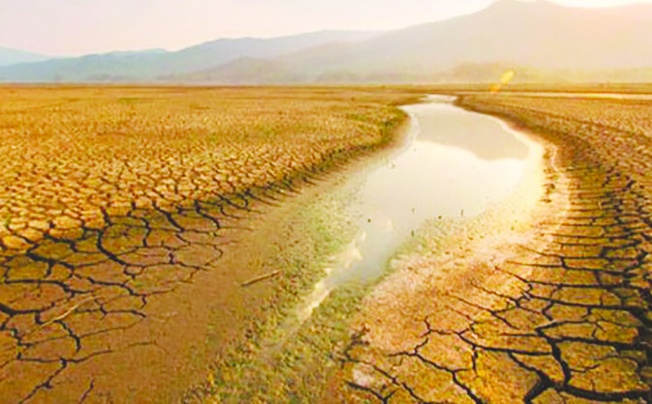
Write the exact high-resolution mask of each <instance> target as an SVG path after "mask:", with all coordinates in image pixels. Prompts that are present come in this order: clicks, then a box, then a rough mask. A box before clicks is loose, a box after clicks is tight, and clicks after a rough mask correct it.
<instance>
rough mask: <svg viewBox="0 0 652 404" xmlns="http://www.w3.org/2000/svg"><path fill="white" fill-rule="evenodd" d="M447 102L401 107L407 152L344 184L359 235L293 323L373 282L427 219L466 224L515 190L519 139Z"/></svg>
mask: <svg viewBox="0 0 652 404" xmlns="http://www.w3.org/2000/svg"><path fill="white" fill-rule="evenodd" d="M451 101H452V99H451V98H450V97H444V96H432V97H429V98H428V100H427V101H426V102H424V103H422V104H417V105H411V106H406V107H404V110H405V111H406V112H407V113H408V114H409V115H410V116H411V127H410V129H409V131H410V132H409V133H410V135H409V136H408V140H407V142H406V145H405V146H404V147H403V148H401V149H400V150H399V151H398V152H397V153H395V154H394V155H393V156H391V157H389V158H387V159H386V160H385V161H384V162H382V164H380V165H378V166H374V167H370V168H369V169H368V170H366V171H363V172H361V173H360V174H359V175H356V176H355V177H354V178H351V180H349V181H348V183H347V184H345V185H344V186H345V187H353V188H354V189H355V190H356V192H355V195H357V197H356V198H353V199H351V200H350V203H349V209H350V214H351V215H352V216H353V217H355V220H357V226H358V227H357V228H358V229H359V230H358V232H357V235H356V237H355V238H354V239H353V240H351V241H350V243H349V244H348V245H347V247H346V248H345V249H344V250H343V251H341V253H339V254H338V255H337V256H334V257H332V260H331V262H330V263H329V265H328V267H327V268H325V272H326V277H325V278H324V279H322V280H321V281H320V282H319V283H318V284H316V285H315V288H314V291H313V292H312V294H311V295H310V296H308V297H307V299H306V300H305V301H304V302H303V304H302V305H300V306H299V308H298V312H297V317H298V320H299V323H303V322H304V321H305V320H307V319H308V318H310V316H311V314H312V312H313V310H314V309H315V308H317V307H319V305H320V304H321V303H322V302H323V301H324V299H326V297H328V295H329V294H330V292H331V291H332V290H334V289H335V288H336V287H338V286H339V285H342V284H344V283H347V282H371V281H373V280H374V279H377V278H378V277H380V276H381V275H382V274H383V272H384V270H385V265H386V263H387V261H388V259H389V258H390V257H391V256H392V255H393V254H394V252H395V251H396V250H397V249H398V248H399V247H400V246H401V244H402V243H403V242H405V241H406V240H407V239H408V238H409V237H411V236H412V235H413V234H414V231H415V230H417V229H418V228H419V227H420V226H421V225H422V224H423V223H424V222H425V221H426V220H428V219H433V218H434V219H436V218H441V219H449V218H462V217H463V218H472V217H474V216H476V215H479V214H481V213H483V212H484V211H486V210H487V209H488V208H490V207H491V206H492V205H493V204H497V203H500V201H501V200H502V199H504V198H505V197H506V196H508V195H509V194H510V193H511V192H512V191H513V190H514V189H515V188H516V186H517V185H518V183H519V181H520V180H521V178H522V177H523V175H524V172H525V169H526V165H527V159H528V156H529V155H530V152H531V147H530V145H529V144H528V142H527V141H526V140H524V137H523V135H520V134H518V133H516V132H515V131H513V130H512V129H510V128H509V127H508V126H507V125H505V124H504V123H503V122H502V121H500V120H498V119H495V118H492V117H489V116H486V115H481V114H477V113H473V112H469V111H465V110H463V109H461V108H458V107H455V106H454V105H452V104H451Z"/></svg>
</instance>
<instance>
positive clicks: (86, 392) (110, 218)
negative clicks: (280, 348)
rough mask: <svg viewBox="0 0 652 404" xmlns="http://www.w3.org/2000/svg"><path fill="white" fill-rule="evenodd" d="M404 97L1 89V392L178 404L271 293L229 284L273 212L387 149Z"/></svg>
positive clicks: (278, 233)
mask: <svg viewBox="0 0 652 404" xmlns="http://www.w3.org/2000/svg"><path fill="white" fill-rule="evenodd" d="M407 98H408V97H407V96H406V95H402V94H399V93H392V92H382V91H376V92H374V91H363V90H360V91H359V90H347V89H305V90H304V89H212V88H195V89H177V88H162V89H149V88H92V87H88V88H36V87H34V88H31V87H26V88H21V87H6V88H0V139H2V142H0V163H1V164H2V167H3V169H2V171H1V172H0V276H1V278H0V401H1V402H8V403H9V402H11V403H14V402H28V401H30V402H57V403H62V402H77V401H102V402H129V401H173V400H177V399H179V397H180V396H181V394H182V393H183V392H184V391H185V389H187V388H188V387H189V386H191V385H194V384H197V383H199V382H201V381H202V379H204V378H205V377H206V375H207V374H208V373H209V372H208V366H209V365H210V363H211V362H212V361H214V360H216V358H219V354H220V352H221V351H223V350H224V349H225V347H226V346H227V345H228V344H229V343H230V341H232V340H236V339H242V338H247V332H249V331H248V330H245V329H244V327H245V325H244V319H246V318H249V317H252V316H253V317H255V316H256V315H263V313H262V311H261V310H259V309H258V308H259V307H262V306H270V305H274V304H275V301H274V300H271V301H270V298H271V297H273V296H272V292H271V290H270V288H268V287H266V286H265V285H266V283H265V282H262V283H261V284H257V285H255V286H254V287H252V288H251V290H250V289H248V288H243V287H242V286H241V285H242V283H243V282H245V281H247V280H249V279H252V278H254V277H256V276H259V275H261V274H265V273H267V272H269V271H271V269H270V268H266V267H265V263H266V262H267V261H266V259H267V258H268V257H271V256H275V255H276V252H277V248H278V246H279V245H280V244H282V243H283V241H284V240H283V237H284V227H283V225H282V217H283V215H284V212H287V209H292V208H293V207H292V205H288V206H286V207H284V208H278V209H276V210H274V212H276V213H274V214H271V213H270V214H268V213H269V212H267V211H266V209H267V207H269V206H272V205H279V204H280V201H282V200H284V199H286V195H288V194H292V193H296V192H297V189H299V188H300V187H303V185H304V184H306V183H307V182H310V181H311V180H312V179H314V178H315V177H316V176H319V175H320V174H321V173H324V172H332V171H333V170H335V169H337V168H338V167H339V166H341V165H342V164H344V163H346V162H347V161H350V159H351V158H354V157H356V156H360V155H362V154H363V153H366V152H368V151H371V150H376V149H378V148H379V147H382V146H383V145H386V144H388V142H390V141H391V140H392V138H393V134H392V129H393V128H394V127H395V126H396V124H397V123H398V122H400V121H401V120H402V119H403V117H404V116H403V114H402V113H401V112H400V111H399V110H398V109H397V108H395V107H394V106H393V105H394V104H396V103H399V102H404V101H405V100H406V99H407ZM284 209H285V211H284ZM275 269H278V270H280V272H281V273H280V276H281V277H283V276H285V274H284V273H283V268H275Z"/></svg>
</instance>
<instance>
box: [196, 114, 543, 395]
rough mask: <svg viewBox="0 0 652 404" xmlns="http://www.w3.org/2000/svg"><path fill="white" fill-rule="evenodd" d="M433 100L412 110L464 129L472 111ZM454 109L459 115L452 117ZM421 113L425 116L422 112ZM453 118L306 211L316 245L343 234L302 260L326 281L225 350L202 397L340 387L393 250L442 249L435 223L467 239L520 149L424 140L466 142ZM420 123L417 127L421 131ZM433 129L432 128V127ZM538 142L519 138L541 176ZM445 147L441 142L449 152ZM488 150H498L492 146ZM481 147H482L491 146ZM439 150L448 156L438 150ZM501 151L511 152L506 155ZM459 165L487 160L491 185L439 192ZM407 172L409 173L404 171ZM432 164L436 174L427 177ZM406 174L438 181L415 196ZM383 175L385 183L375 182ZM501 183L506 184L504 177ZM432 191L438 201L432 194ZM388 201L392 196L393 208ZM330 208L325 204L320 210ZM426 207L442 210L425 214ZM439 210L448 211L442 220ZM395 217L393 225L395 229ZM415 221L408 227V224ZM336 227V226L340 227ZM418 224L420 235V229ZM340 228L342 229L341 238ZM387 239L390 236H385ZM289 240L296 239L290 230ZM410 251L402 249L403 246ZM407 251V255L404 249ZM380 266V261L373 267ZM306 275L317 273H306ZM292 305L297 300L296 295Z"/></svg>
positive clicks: (306, 230) (306, 229) (484, 167)
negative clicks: (350, 345) (354, 337)
mask: <svg viewBox="0 0 652 404" xmlns="http://www.w3.org/2000/svg"><path fill="white" fill-rule="evenodd" d="M428 105H429V104H423V108H421V107H419V108H417V109H412V110H410V113H418V114H420V115H419V122H420V120H421V119H423V117H424V116H425V115H423V114H427V116H430V115H429V114H430V112H429V111H430V110H431V109H432V110H433V111H439V110H441V111H442V112H441V113H442V114H443V115H441V117H437V118H436V119H435V120H436V121H438V122H439V121H440V118H442V119H444V121H445V120H446V119H449V120H451V119H452V121H451V123H452V122H454V126H453V127H456V126H457V125H458V123H459V122H464V120H462V121H460V119H463V117H465V116H466V114H467V113H464V112H459V110H457V109H455V108H454V107H452V106H449V104H431V105H430V106H428ZM421 110H422V111H421ZM448 114H452V115H451V116H450V117H449V118H446V116H447V115H448ZM422 115H423V116H422ZM475 119H476V117H473V119H471V120H470V122H475V121H474V120H475ZM477 119H478V121H477V122H475V123H474V124H473V125H476V126H475V127H476V128H477V129H478V130H481V127H482V125H488V126H487V127H484V129H485V131H487V132H488V133H483V135H486V136H490V135H491V136H490V137H492V138H493V141H494V144H496V143H495V142H496V141H498V142H499V144H503V143H505V142H507V144H508V145H509V144H511V143H510V142H512V141H516V140H513V138H512V136H513V135H512V134H510V133H497V132H496V131H500V130H504V129H503V128H501V125H499V124H497V123H495V122H492V121H491V120H490V119H489V118H486V117H483V116H478V117H477ZM413 120H414V122H417V121H416V118H415V117H414V116H413ZM444 121H441V122H444ZM480 123H481V125H480ZM442 124H443V123H442ZM443 125H444V126H443V127H442V128H441V130H439V132H437V131H435V132H431V130H428V129H425V130H426V132H423V133H421V132H419V139H421V140H419V141H420V142H425V143H423V144H420V143H419V141H416V140H414V139H413V140H412V142H411V143H409V144H408V145H406V146H404V147H402V148H401V149H400V150H397V151H396V152H393V153H391V154H393V155H394V156H393V157H391V156H390V157H389V158H387V159H385V158H384V159H376V161H377V162H376V163H373V162H372V163H371V167H369V168H367V169H363V168H362V167H356V168H355V170H353V171H351V173H356V174H357V176H356V177H355V179H351V178H346V177H344V178H343V179H342V181H341V182H342V183H340V184H331V187H330V188H328V189H327V192H323V193H322V194H320V195H319V197H317V198H315V199H314V201H313V203H312V204H311V205H310V207H307V209H306V211H305V213H306V214H308V216H309V217H311V219H310V220H308V221H306V222H304V223H303V225H301V224H297V225H296V226H295V228H296V229H297V230H298V231H299V232H300V233H301V234H303V236H302V237H303V241H306V242H307V243H306V244H308V245H316V244H321V245H323V244H324V243H325V242H326V243H327V242H328V240H330V241H331V242H332V241H335V240H338V242H335V243H331V245H332V246H333V247H334V248H333V249H332V250H330V251H329V253H328V254H330V256H328V254H323V255H322V256H321V259H319V257H317V256H312V257H311V258H312V259H311V260H310V264H307V262H304V263H302V264H299V267H310V268H313V270H316V273H322V274H324V275H325V277H324V278H323V279H321V280H320V281H319V282H315V281H314V280H313V282H315V283H314V285H315V289H314V291H313V293H312V294H310V295H308V296H306V295H305V293H304V294H303V296H301V294H298V295H297V297H299V296H301V297H302V299H304V301H303V302H302V303H298V302H297V301H294V303H295V304H294V307H292V305H290V306H288V308H291V309H293V310H295V311H296V312H294V313H293V312H292V310H290V311H288V310H280V311H277V312H276V313H277V315H275V316H272V317H271V319H270V320H269V321H267V322H265V323H263V324H261V326H260V327H259V328H258V329H257V330H256V332H255V333H252V334H251V338H247V339H246V340H244V341H242V343H241V344H240V347H239V348H238V349H235V350H233V351H231V352H230V353H229V354H228V355H227V356H223V358H226V359H227V360H225V361H224V362H221V363H218V364H217V369H215V371H214V372H213V373H214V374H213V375H212V376H209V377H208V382H207V383H206V384H205V388H204V389H203V390H204V391H203V392H201V393H200V392H198V391H197V390H195V391H194V392H193V393H194V397H195V399H198V400H199V401H201V400H203V399H205V397H206V396H207V395H208V396H212V397H213V398H212V399H214V400H217V401H218V402H236V401H242V400H245V401H265V402H280V401H288V400H292V399H298V400H302V399H307V398H308V397H311V398H315V397H317V396H320V395H324V396H325V397H326V396H328V395H330V394H331V393H332V386H331V385H330V382H332V380H333V376H334V375H336V374H337V373H338V371H339V369H338V366H339V359H340V357H339V355H340V354H341V353H342V351H343V348H344V345H343V344H344V343H345V342H346V340H347V339H348V332H349V321H350V319H352V318H355V317H356V315H357V312H358V309H359V303H360V302H361V301H362V299H363V298H364V296H365V295H367V294H369V293H370V292H371V291H372V290H373V289H374V287H375V286H376V285H377V284H378V283H379V282H381V281H382V279H383V278H384V277H385V276H387V274H389V273H391V272H392V271H393V270H395V269H396V268H394V266H395V264H396V261H397V260H394V265H390V266H386V265H387V264H386V258H383V257H385V256H387V257H391V256H392V255H395V251H394V250H393V249H394V248H397V247H398V246H399V245H400V244H403V243H405V242H407V243H408V244H415V243H416V244H421V245H420V247H421V248H426V249H428V250H432V249H434V247H435V246H434V245H433V244H432V241H433V240H432V239H430V240H429V241H430V244H427V243H425V242H424V243H422V241H424V240H425V238H424V237H423V235H422V234H423V233H424V232H427V231H432V232H437V233H438V235H439V237H438V238H437V239H436V240H434V241H437V242H438V243H439V244H441V245H440V246H438V247H442V246H444V245H449V244H448V240H449V239H451V238H452V239H453V240H457V239H458V238H459V237H460V235H461V234H464V237H465V240H466V237H468V235H469V233H468V226H467V225H466V224H467V222H468V220H467V219H469V218H472V217H473V216H474V215H476V214H478V213H480V212H482V211H483V210H484V209H486V206H488V204H490V203H491V202H490V201H489V200H485V198H486V197H487V196H488V195H487V194H485V192H489V195H490V194H491V193H496V192H497V191H498V187H491V186H489V187H487V184H486V183H487V175H490V174H491V173H492V172H494V171H492V170H497V171H495V173H497V174H499V173H501V172H503V171H502V170H503V168H502V167H503V165H504V164H506V163H507V162H509V161H510V156H511V154H510V152H509V151H508V150H507V149H510V147H504V148H503V147H499V149H501V150H500V151H499V153H507V154H500V155H498V156H496V155H491V157H493V158H499V161H503V160H504V161H505V162H503V163H501V162H499V161H497V162H491V160H487V161H486V162H483V161H484V160H482V161H481V160H480V159H478V158H477V157H474V156H475V155H474V154H473V153H468V154H464V153H461V152H460V151H458V150H457V149H452V148H451V146H443V145H442V146H437V145H436V143H428V141H427V139H426V138H423V137H424V136H426V137H427V136H435V135H436V134H437V133H441V134H442V135H443V134H445V133H446V136H443V137H442V138H441V141H445V140H446V139H449V141H453V144H455V142H460V141H463V139H460V138H458V134H457V132H456V130H457V129H455V130H453V132H449V131H447V130H446V129H444V128H447V127H448V126H446V125H449V124H443ZM477 125H480V126H477ZM453 127H448V128H449V129H451V128H453ZM463 128H464V125H463V126H462V129H463ZM417 129H418V128H417V127H416V126H415V130H417ZM421 129H423V128H421ZM428 133H431V134H430V135H428ZM460 134H461V133H460ZM415 135H416V133H415ZM501 139H504V140H501ZM500 142H502V143H500ZM533 146H534V145H530V148H528V147H525V146H524V144H523V143H518V144H514V145H512V146H511V148H512V149H513V150H514V151H515V152H517V153H518V154H519V155H520V153H521V151H519V150H520V147H522V148H523V150H524V151H525V152H526V154H527V153H528V150H530V153H531V156H530V158H528V159H527V161H528V162H530V166H529V167H528V168H527V171H531V172H532V174H533V175H535V176H536V174H537V173H538V172H539V171H538V170H539V167H538V166H537V155H538V154H539V150H537V149H536V147H533ZM438 147H441V151H440V150H439V149H438ZM417 150H421V153H426V154H425V155H424V156H423V158H424V159H426V160H423V159H415V158H414V155H415V153H417V154H418V153H419V152H418V151H417ZM459 150H461V149H459ZM485 151H486V152H490V150H489V149H486V150H485ZM433 152H434V154H433ZM478 152H479V153H482V151H478ZM441 153H443V154H441ZM450 153H453V155H454V156H456V161H455V163H454V164H452V165H451V161H450V159H451V156H450ZM456 153H457V154H456ZM490 153H491V152H490ZM438 156H439V157H442V158H438ZM501 156H502V158H503V160H500V157H501ZM378 160H380V161H378ZM402 160H406V161H409V162H410V164H409V165H405V163H403V162H402ZM457 160H459V161H457ZM419 161H422V163H421V164H422V165H421V166H418V165H417V166H414V165H413V163H414V162H419ZM455 164H458V165H460V166H464V167H463V170H464V171H469V170H473V167H475V166H477V167H478V168H477V169H478V170H481V171H483V174H482V175H480V176H477V175H476V177H475V178H471V177H469V178H468V181H471V182H472V181H478V182H479V183H478V184H477V185H480V184H482V185H481V186H479V187H478V186H477V185H476V186H475V187H477V188H478V189H476V191H475V193H470V194H464V195H465V197H464V198H461V196H460V195H459V193H458V192H457V191H453V195H448V196H449V198H443V197H442V196H440V195H438V193H439V194H441V193H444V194H446V193H447V192H449V191H447V185H446V184H447V183H449V179H448V177H447V175H448V174H444V171H445V170H444V169H445V168H448V172H449V173H451V172H457V175H460V172H459V171H458V170H456V169H455V167H456V166H455ZM509 164H511V165H508V167H510V168H514V169H518V170H521V166H520V165H513V163H509ZM431 165H432V166H431ZM438 165H441V167H440V166H438ZM413 169H416V170H420V172H421V175H419V173H418V172H414V173H412V172H411V171H409V170H413ZM402 170H408V171H405V173H402ZM424 172H427V174H426V175H425V176H424V175H423V173H424ZM408 173H410V174H408ZM518 174H519V172H515V173H512V175H517V176H518ZM406 175H409V177H414V179H417V184H416V185H418V184H423V183H424V181H425V182H427V183H428V187H426V188H425V189H423V190H422V192H423V193H424V195H425V196H424V195H420V194H419V193H418V192H416V193H415V191H416V189H414V190H413V189H408V190H407V192H409V194H405V192H406V191H401V189H402V187H405V186H406V185H407V184H405V183H406V181H407V182H408V183H410V182H411V181H414V179H412V178H406V177H405V176H406ZM442 175H443V177H442ZM347 177H350V176H347ZM376 177H377V178H378V180H379V181H378V182H376V180H375V178H376ZM508 178H509V177H505V178H504V179H503V180H505V182H503V183H502V184H503V185H502V186H505V185H507V184H510V181H509V180H508ZM428 179H430V180H428ZM393 181H397V182H396V183H394V182H393ZM491 181H496V179H491ZM377 184H382V186H384V187H385V188H386V191H387V192H389V194H388V195H385V194H384V193H381V194H379V195H380V196H381V197H380V199H378V198H377V197H376V196H375V195H376V193H377V192H378V190H379V188H378V185H377ZM496 184H500V182H496ZM469 186H470V185H469ZM422 188H423V187H422ZM522 188H523V187H522ZM526 188H527V187H526ZM417 189H418V188H417ZM369 191H372V192H369ZM433 191H435V192H433ZM511 192H512V189H511V186H507V188H506V189H501V190H500V192H498V193H497V194H496V195H493V199H494V200H496V202H497V201H498V200H500V201H501V202H502V197H499V195H502V193H505V194H509V193H511ZM530 193H531V189H529V188H528V189H525V188H524V189H522V190H521V191H520V193H519V194H528V195H529V194H530ZM391 194H395V195H399V194H400V195H403V197H404V199H405V201H404V202H406V203H407V205H405V206H402V204H401V203H397V202H396V201H395V199H393V198H392V197H391ZM408 195H410V197H408ZM471 195H475V196H471ZM431 197H432V198H434V199H429V198H431ZM361 198H362V199H361ZM365 198H371V199H368V200H367V199H365ZM387 198H389V199H387ZM496 198H497V199H496ZM520 202H522V201H520ZM385 203H387V204H388V205H387V206H386V207H385V206H384V204H385ZM369 204H370V205H369ZM424 204H425V205H424ZM320 206H322V207H324V208H323V209H320V208H319V207H320ZM510 206H511V205H510ZM415 207H416V209H415ZM460 207H461V210H462V211H464V209H465V208H466V219H464V218H460V217H459V215H460ZM521 207H522V208H523V209H524V210H527V209H528V207H527V206H524V205H522V206H521ZM379 209H380V210H379ZM383 209H390V211H387V212H385V213H383ZM397 209H398V210H397ZM401 209H402V210H403V211H404V212H403V211H402V210H401ZM422 209H432V210H425V211H419V212H417V210H422ZM320 211H321V213H320ZM342 213H344V215H343V216H341V214H342ZM436 215H439V218H437V216H436ZM483 216H487V215H483ZM494 216H495V215H494ZM428 217H432V218H433V220H432V223H431V225H430V226H425V227H424V226H422V225H421V223H422V222H421V221H422V220H424V219H425V218H428ZM361 219H362V220H361ZM484 220H486V217H485V218H484ZM484 220H483V219H478V220H477V222H479V223H484ZM315 223H320V225H319V226H318V227H319V228H321V229H322V231H323V233H322V234H321V235H320V233H319V232H314V231H311V229H314V227H313V226H314V224H315ZM338 223H340V224H341V227H338ZM374 223H379V224H381V226H380V227H379V228H377V227H376V226H375V225H374ZM388 223H389V227H387V226H388ZM410 223H412V225H411V226H414V228H413V230H410V229H411V227H410V225H409V224H410ZM406 225H408V226H407V227H406ZM387 228H392V233H390V234H387V233H386V230H387ZM329 229H330V231H329ZM419 229H421V230H419ZM333 230H335V231H334V232H333ZM478 230H479V229H478ZM411 231H412V234H410V233H411ZM374 232H376V233H377V234H376V233H374ZM356 233H357V235H356ZM334 235H337V236H338V237H336V238H333V236H334ZM361 235H362V237H361ZM379 237H380V238H379ZM387 237H390V238H388V239H386V240H385V238H387ZM394 237H396V246H395V247H391V248H392V250H388V251H381V256H380V257H381V258H378V257H377V256H376V252H375V250H374V249H378V248H380V246H386V245H389V246H393V245H394V244H395V242H394V241H391V240H393V239H394ZM284 238H287V239H290V240H291V238H289V237H288V236H285V237H284ZM366 239H370V240H371V241H372V244H369V246H366V244H365V242H366V241H365V240H366ZM374 240H375V241H374ZM388 242H389V244H388ZM291 244H293V243H290V245H291ZM304 245H305V244H304ZM409 248H410V247H409V246H408V247H403V250H407V249H409ZM400 252H401V251H400V250H399V251H398V253H400ZM281 253H282V254H283V253H285V254H288V255H289V256H291V257H292V261H293V262H295V263H296V262H302V261H301V260H302V259H303V258H302V257H305V256H306V255H305V251H301V250H297V249H294V248H286V250H285V251H281ZM397 258H399V260H400V257H397ZM381 261H382V262H381ZM374 267H377V268H376V269H373V268H374ZM314 273H315V272H312V274H314ZM324 275H322V276H324ZM304 279H314V278H313V277H312V276H305V275H304ZM304 290H305V289H304ZM290 303H292V299H291V300H290ZM297 303H298V304H297ZM306 307H310V311H309V312H308V314H307V315H305V313H306V311H305V308H306Z"/></svg>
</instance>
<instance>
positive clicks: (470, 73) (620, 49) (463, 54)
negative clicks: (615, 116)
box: [188, 0, 652, 82]
mask: <svg viewBox="0 0 652 404" xmlns="http://www.w3.org/2000/svg"><path fill="white" fill-rule="evenodd" d="M651 21H652V5H650V4H640V5H630V6H623V7H615V8H604V9H596V8H594V9H587V8H569V7H563V6H560V5H556V4H554V3H549V2H546V1H542V0H539V1H536V2H522V1H516V0H500V1H498V2H497V3H494V4H492V5H491V6H489V7H488V8H486V9H485V10H482V11H480V12H478V13H475V14H470V15H465V16H460V17H456V18H453V19H449V20H445V21H439V22H434V23H428V24H423V25H419V26H414V27H409V28H406V29H402V30H397V31H392V32H388V33H385V34H383V35H379V36H377V37H375V38H372V39H370V40H367V41H363V42H359V43H329V44H325V45H321V46H318V47H313V48H311V49H307V50H304V51H300V52H295V53H294V54H291V55H287V56H284V57H282V58H277V59H275V60H274V61H273V63H274V64H276V65H279V64H280V65H282V66H284V69H286V70H287V71H289V72H291V74H292V76H294V77H301V80H302V81H317V82H431V81H488V80H495V77H497V76H496V75H497V74H498V75H499V74H500V71H499V70H500V69H505V68H510V67H511V68H515V67H518V69H517V70H518V71H517V77H518V79H519V80H521V81H523V80H551V79H554V80H565V79H568V80H573V81H576V80H580V81H581V80H584V79H586V80H588V79H591V80H595V79H596V77H601V74H602V72H608V78H609V79H611V80H616V79H618V80H622V79H623V78H627V77H628V76H627V74H628V73H629V72H633V71H634V70H633V69H637V70H636V72H638V75H637V76H636V77H639V78H640V77H649V71H648V72H645V73H644V72H643V70H644V69H643V70H641V69H640V68H652V42H650V40H649V38H652V24H651V23H650V22H651ZM260 63H261V62H260V61H256V64H258V65H260ZM242 68H243V70H247V69H246V68H245V67H244V66H242ZM217 69H219V67H217ZM643 73H644V74H643ZM566 75H567V76H566ZM207 76H210V74H208V72H207V71H204V77H207ZM188 79H190V80H192V76H189V77H188ZM232 79H233V80H237V81H240V80H239V78H237V77H232Z"/></svg>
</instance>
